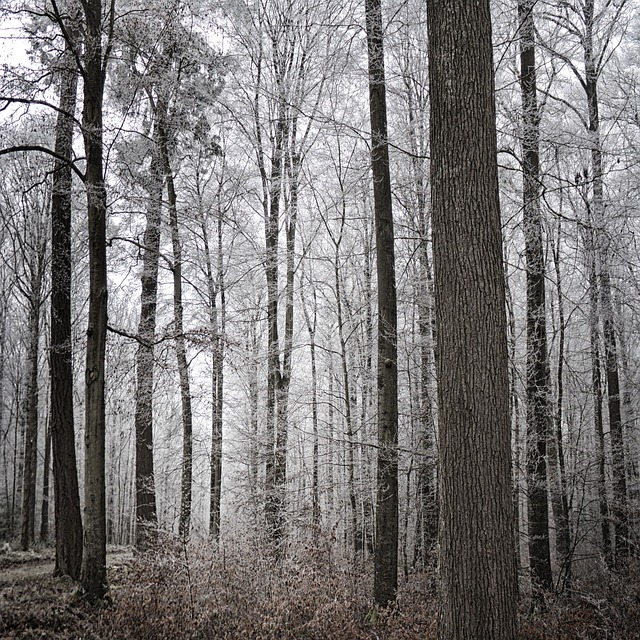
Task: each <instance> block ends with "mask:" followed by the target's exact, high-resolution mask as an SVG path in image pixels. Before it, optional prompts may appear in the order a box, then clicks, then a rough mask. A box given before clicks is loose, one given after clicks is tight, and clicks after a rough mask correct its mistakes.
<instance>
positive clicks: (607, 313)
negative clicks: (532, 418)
mask: <svg viewBox="0 0 640 640" xmlns="http://www.w3.org/2000/svg"><path fill="white" fill-rule="evenodd" d="M583 11H584V24H585V37H584V40H583V45H584V65H585V83H584V88H585V93H586V97H587V107H588V112H589V132H590V136H591V168H592V172H593V176H592V180H593V198H592V203H591V206H592V214H593V219H592V221H593V225H594V252H595V254H594V260H595V261H596V265H598V263H599V265H598V266H599V274H598V276H599V277H598V280H599V282H598V284H599V288H600V302H601V309H602V328H603V330H602V333H603V338H604V356H605V363H604V364H605V371H606V380H607V400H608V409H609V428H610V431H611V451H612V475H613V502H612V505H611V516H612V517H613V524H614V531H615V561H616V563H617V562H618V561H619V559H621V558H623V557H625V556H626V555H628V553H629V523H628V509H627V481H626V467H625V461H624V437H623V429H622V413H621V410H620V379H619V366H618V355H617V345H616V329H615V323H614V314H613V304H612V300H611V277H610V270H609V253H610V252H609V246H608V245H609V240H608V238H607V232H606V229H605V225H606V220H605V210H604V176H603V171H602V143H601V140H600V115H599V102H598V77H599V74H600V69H599V68H598V66H597V63H596V54H595V53H594V48H593V28H594V0H586V1H585V4H584V8H583Z"/></svg>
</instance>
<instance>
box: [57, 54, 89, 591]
mask: <svg viewBox="0 0 640 640" xmlns="http://www.w3.org/2000/svg"><path fill="white" fill-rule="evenodd" d="M77 89H78V70H77V68H76V66H75V60H74V56H73V51H72V48H71V43H69V42H67V43H66V44H65V51H64V53H63V55H62V58H61V69H60V111H59V112H58V117H57V122H56V142H55V151H56V153H57V154H58V155H60V156H61V157H64V158H71V155H72V142H73V114H74V113H75V110H76V102H77ZM71 175H72V174H71V167H70V166H69V164H67V163H66V162H63V161H61V160H56V162H55V165H54V173H53V189H52V195H51V354H50V358H49V367H50V377H51V418H50V430H51V443H52V448H53V496H54V512H55V539H56V566H55V573H56V575H69V576H70V577H71V578H73V579H74V580H77V579H78V578H79V577H80V568H81V565H82V537H83V536H82V516H81V511H80V492H79V488H78V469H77V463H76V446H75V433H74V417H73V367H72V356H73V353H72V341H71V188H72V178H71Z"/></svg>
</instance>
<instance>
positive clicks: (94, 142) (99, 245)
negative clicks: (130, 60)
mask: <svg viewBox="0 0 640 640" xmlns="http://www.w3.org/2000/svg"><path fill="white" fill-rule="evenodd" d="M83 7H84V14H85V27H84V28H85V40H84V113H83V135H84V145H85V154H86V171H85V185H86V192H87V219H88V232H89V323H88V326H87V357H86V375H85V385H86V386H85V482H84V515H85V530H84V554H83V559H82V576H81V584H82V589H83V591H84V594H85V596H86V598H87V599H88V600H90V601H95V600H99V599H101V598H102V597H103V596H104V595H105V593H106V591H107V589H108V585H107V567H106V555H107V549H106V545H107V538H106V512H105V399H104V391H105V375H104V374H105V346H106V338H107V252H106V213H107V193H106V189H105V183H104V175H103V167H102V144H103V140H102V132H103V129H102V101H103V94H104V82H105V76H106V61H107V60H108V59H109V50H108V49H109V48H110V44H109V43H108V44H107V50H106V51H105V52H104V53H105V55H104V57H103V48H102V26H103V25H102V1H101V0H86V2H84V3H83ZM111 10H113V6H112V7H111Z"/></svg>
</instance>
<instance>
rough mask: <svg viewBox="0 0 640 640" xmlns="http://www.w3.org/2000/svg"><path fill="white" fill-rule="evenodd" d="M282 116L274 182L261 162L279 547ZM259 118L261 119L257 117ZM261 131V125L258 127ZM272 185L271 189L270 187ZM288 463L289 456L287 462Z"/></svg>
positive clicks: (274, 529) (271, 477) (272, 503)
mask: <svg viewBox="0 0 640 640" xmlns="http://www.w3.org/2000/svg"><path fill="white" fill-rule="evenodd" d="M279 108H280V116H279V118H278V121H277V122H276V126H275V135H274V148H273V153H272V157H271V178H270V180H268V179H267V177H266V174H264V166H263V164H262V162H261V171H262V172H263V187H264V188H265V189H266V190H267V192H268V196H267V195H266V193H265V198H264V203H263V204H264V211H265V221H264V224H265V253H266V256H265V277H266V281H267V333H268V337H267V419H266V432H267V446H268V448H269V450H268V451H267V460H266V468H265V484H266V487H265V488H266V496H265V499H266V504H265V514H266V518H267V526H268V527H269V534H270V536H271V540H272V542H273V543H274V544H275V545H279V544H280V543H281V542H282V540H281V538H282V535H283V533H284V528H283V525H284V521H283V518H284V514H283V510H284V487H283V486H280V485H279V484H278V479H279V478H281V477H282V469H281V465H282V463H283V459H282V456H281V452H280V453H279V452H278V439H279V438H280V440H282V436H280V435H279V434H278V433H277V429H278V428H279V426H280V423H279V421H278V414H279V407H278V399H279V397H280V395H279V393H278V391H279V388H280V383H281V377H282V373H281V371H280V338H279V331H278V306H279V304H278V299H279V286H278V280H279V278H278V256H279V251H278V235H279V228H280V197H281V193H282V180H283V168H282V164H283V155H284V137H285V129H286V127H285V118H284V114H283V113H282V111H283V110H284V106H283V105H280V107H279ZM256 117H257V116H256ZM257 128H258V129H259V125H257ZM266 183H270V189H269V188H268V187H267V186H266ZM284 462H285V463H286V456H285V458H284Z"/></svg>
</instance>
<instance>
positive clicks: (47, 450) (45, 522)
mask: <svg viewBox="0 0 640 640" xmlns="http://www.w3.org/2000/svg"><path fill="white" fill-rule="evenodd" d="M50 469H51V429H50V428H49V427H47V429H46V431H45V437H44V465H43V468H42V476H43V477H42V509H41V510H40V541H41V542H44V543H47V542H49V486H50V485H49V478H50V473H49V470H50Z"/></svg>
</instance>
